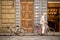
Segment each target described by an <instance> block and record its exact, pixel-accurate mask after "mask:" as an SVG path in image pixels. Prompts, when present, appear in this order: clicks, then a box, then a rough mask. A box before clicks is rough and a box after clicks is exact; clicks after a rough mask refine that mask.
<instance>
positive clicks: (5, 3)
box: [0, 0, 15, 32]
mask: <svg viewBox="0 0 60 40" xmlns="http://www.w3.org/2000/svg"><path fill="white" fill-rule="evenodd" d="M14 3H15V2H14V0H0V10H1V12H0V15H1V17H0V18H1V19H0V20H1V22H0V26H1V32H4V31H6V32H7V31H8V30H9V29H8V27H12V28H14V27H15V5H14Z"/></svg>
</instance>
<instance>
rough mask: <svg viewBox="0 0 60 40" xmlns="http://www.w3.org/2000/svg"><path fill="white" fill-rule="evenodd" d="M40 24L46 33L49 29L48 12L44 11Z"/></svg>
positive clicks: (43, 32)
mask: <svg viewBox="0 0 60 40" xmlns="http://www.w3.org/2000/svg"><path fill="white" fill-rule="evenodd" d="M40 24H41V25H42V26H41V27H42V34H45V33H46V31H47V28H48V25H47V14H46V13H43V15H42V17H41V19H40Z"/></svg>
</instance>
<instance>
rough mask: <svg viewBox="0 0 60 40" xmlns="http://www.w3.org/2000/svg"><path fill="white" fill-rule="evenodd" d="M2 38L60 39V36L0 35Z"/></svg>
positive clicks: (22, 39) (27, 39)
mask: <svg viewBox="0 0 60 40" xmlns="http://www.w3.org/2000/svg"><path fill="white" fill-rule="evenodd" d="M0 40H60V36H0Z"/></svg>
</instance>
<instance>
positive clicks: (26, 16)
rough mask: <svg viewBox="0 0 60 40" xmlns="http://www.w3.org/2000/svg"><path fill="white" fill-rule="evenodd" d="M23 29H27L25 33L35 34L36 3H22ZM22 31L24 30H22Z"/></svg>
mask: <svg viewBox="0 0 60 40" xmlns="http://www.w3.org/2000/svg"><path fill="white" fill-rule="evenodd" d="M20 12H21V14H20V15H21V16H20V17H21V28H25V32H33V30H34V3H33V2H21V3H20ZM21 31H22V30H21Z"/></svg>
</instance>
